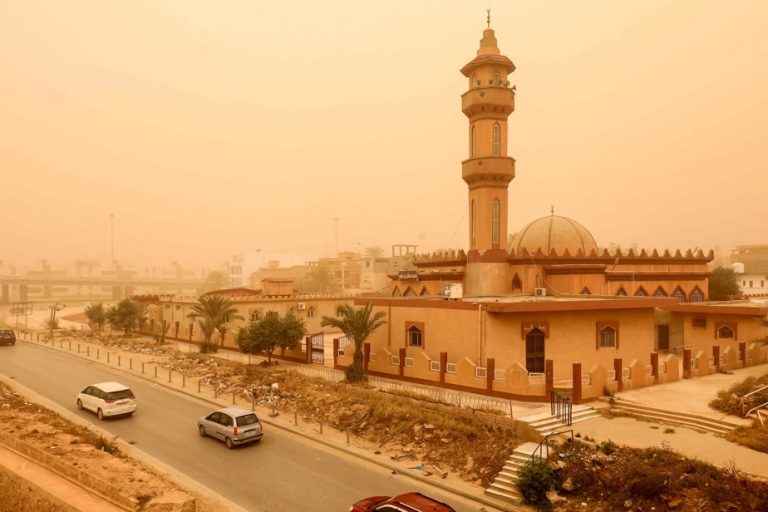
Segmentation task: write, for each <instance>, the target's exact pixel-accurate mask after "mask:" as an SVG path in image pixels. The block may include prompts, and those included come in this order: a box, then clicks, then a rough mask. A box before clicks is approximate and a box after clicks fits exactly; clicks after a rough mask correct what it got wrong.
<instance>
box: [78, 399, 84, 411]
mask: <svg viewBox="0 0 768 512" xmlns="http://www.w3.org/2000/svg"><path fill="white" fill-rule="evenodd" d="M77 408H78V409H80V410H81V411H82V410H83V402H81V401H80V399H79V398H78V399H77Z"/></svg>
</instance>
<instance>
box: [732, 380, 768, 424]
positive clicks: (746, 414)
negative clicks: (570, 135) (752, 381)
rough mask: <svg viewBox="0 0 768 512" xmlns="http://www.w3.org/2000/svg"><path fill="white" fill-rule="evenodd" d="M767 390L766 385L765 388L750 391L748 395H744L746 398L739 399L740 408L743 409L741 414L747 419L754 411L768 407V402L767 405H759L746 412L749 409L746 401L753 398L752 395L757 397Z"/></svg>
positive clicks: (767, 386)
mask: <svg viewBox="0 0 768 512" xmlns="http://www.w3.org/2000/svg"><path fill="white" fill-rule="evenodd" d="M765 390H768V385H765V386H763V387H761V388H759V389H755V390H754V391H750V392H749V393H747V394H746V395H744V396H742V397H740V398H739V408H740V409H741V413H742V414H743V415H744V417H745V418H746V417H747V416H749V415H750V414H752V413H753V412H754V411H757V410H758V409H762V408H763V407H766V406H768V402H766V403H764V404H762V405H758V406H755V407H752V408H751V409H750V410H749V411H747V412H744V410H745V409H746V408H747V401H746V399H747V398H748V397H750V396H752V395H756V394H757V393H760V392H761V391H765Z"/></svg>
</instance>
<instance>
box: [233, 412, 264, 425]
mask: <svg viewBox="0 0 768 512" xmlns="http://www.w3.org/2000/svg"><path fill="white" fill-rule="evenodd" d="M258 422H259V418H257V417H256V415H255V414H246V415H245V416H238V417H237V426H238V427H244V426H246V425H253V424H254V423H258Z"/></svg>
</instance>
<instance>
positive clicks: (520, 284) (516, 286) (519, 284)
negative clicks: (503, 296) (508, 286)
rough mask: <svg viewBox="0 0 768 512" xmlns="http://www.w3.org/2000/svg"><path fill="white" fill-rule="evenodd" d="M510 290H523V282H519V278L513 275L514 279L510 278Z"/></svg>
mask: <svg viewBox="0 0 768 512" xmlns="http://www.w3.org/2000/svg"><path fill="white" fill-rule="evenodd" d="M512 289H513V290H522V289H523V282H522V281H521V280H520V276H518V275H517V273H515V277H513V278H512Z"/></svg>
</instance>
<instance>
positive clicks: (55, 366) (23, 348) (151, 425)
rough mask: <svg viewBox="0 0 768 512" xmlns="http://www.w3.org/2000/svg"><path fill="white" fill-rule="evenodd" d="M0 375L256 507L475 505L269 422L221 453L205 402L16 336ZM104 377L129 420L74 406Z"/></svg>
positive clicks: (1, 359)
mask: <svg viewBox="0 0 768 512" xmlns="http://www.w3.org/2000/svg"><path fill="white" fill-rule="evenodd" d="M0 372H2V373H3V374H5V375H7V376H9V377H12V378H14V379H15V380H17V381H18V382H20V383H22V384H24V385H25V386H27V387H29V388H30V389H32V390H34V391H36V392H38V393H40V394H41V395H43V396H45V397H46V398H48V399H50V400H52V401H54V402H56V403H58V404H60V405H62V406H64V407H67V408H69V409H71V410H73V411H76V412H77V414H78V415H80V416H81V417H83V418H84V419H86V420H89V421H92V422H93V423H98V424H99V426H100V427H102V428H104V429H106V430H108V431H109V432H111V433H113V434H116V435H119V436H120V437H121V438H122V439H123V440H125V441H128V442H130V443H133V444H135V446H136V447H137V448H139V449H141V450H143V451H144V452H146V453H148V454H149V455H151V456H153V457H155V458H157V459H159V460H160V461H162V462H164V463H166V464H168V465H169V466H172V467H174V468H175V469H176V470H178V471H179V472H181V473H184V474H186V475H187V476H189V477H190V478H193V479H195V480H197V481H199V482H201V483H203V484H205V485H206V486H208V487H209V488H211V489H212V490H214V491H216V492H218V493H219V494H221V495H223V496H225V497H226V498H228V499H230V500H231V501H233V502H234V503H236V504H238V505H240V506H242V507H244V508H246V509H248V510H252V511H255V512H282V511H296V510H315V511H319V512H323V511H329V512H331V511H346V510H349V505H350V504H351V503H352V502H354V501H355V500H357V499H360V498H362V497H366V496H371V495H380V494H381V495H384V494H397V493H401V492H406V491H410V490H418V491H421V492H424V493H426V494H429V495H432V496H435V497H436V498H438V499H440V500H443V501H446V502H448V503H451V504H452V505H453V506H454V507H455V508H456V510H458V511H459V512H470V511H477V510H479V508H480V507H479V506H474V505H472V504H470V503H469V502H467V501H464V500H461V499H458V498H456V497H453V496H449V495H446V494H444V493H442V492H439V491H437V490H435V489H433V488H431V487H427V486H423V485H421V484H419V483H418V482H415V481H413V480H411V479H409V478H407V477H404V476H399V475H397V476H396V475H391V474H389V472H388V471H386V470H385V469H384V468H380V467H378V466H375V465H373V464H369V463H366V462H363V461H359V460H357V459H355V458H352V457H349V456H346V455H343V454H339V453H337V452H335V451H332V450H329V449H326V448H322V447H318V446H316V445H315V444H313V443H311V442H309V441H306V440H304V439H302V438H300V437H298V436H295V435H292V434H290V433H286V432H284V431H281V430H277V429H270V428H269V427H267V428H266V432H265V435H264V438H263V439H262V441H261V442H260V443H258V444H256V445H247V446H243V447H239V448H237V449H235V450H227V449H226V448H225V447H224V445H223V444H222V443H220V442H219V441H215V440H213V439H211V438H201V437H200V436H199V435H198V434H197V431H196V425H195V420H196V419H197V418H198V417H200V416H203V415H204V414H205V413H206V412H207V411H209V410H210V409H211V407H210V406H209V405H206V404H204V403H203V402H201V401H198V400H196V399H194V398H192V397H189V396H187V395H184V394H181V393H177V392H174V391H172V390H168V389H166V388H164V387H162V386H158V385H157V384H154V383H153V382H151V381H147V380H145V379H142V378H140V377H135V376H132V375H128V374H126V373H122V372H117V371H115V372H113V371H110V370H109V369H107V368H105V367H103V366H101V365H98V364H96V363H94V362H91V361H87V360H83V359H80V358H78V357H73V356H70V355H67V354H65V353H60V352H54V351H51V350H48V349H45V348H43V347H39V346H35V345H31V344H27V343H24V342H21V341H20V342H18V343H17V344H16V346H15V347H0ZM106 380H118V381H120V382H123V383H124V384H127V385H129V386H130V387H131V388H132V389H133V390H134V392H135V394H136V397H137V400H138V403H139V409H138V411H137V412H136V414H135V415H134V416H133V417H130V418H116V419H111V420H107V421H104V422H99V421H98V420H97V419H96V418H95V416H93V415H92V414H91V413H89V412H85V411H77V409H76V408H75V406H74V401H75V396H76V395H77V393H78V392H79V391H80V390H81V389H82V388H84V387H85V386H86V385H88V384H92V383H95V382H101V381H106Z"/></svg>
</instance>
